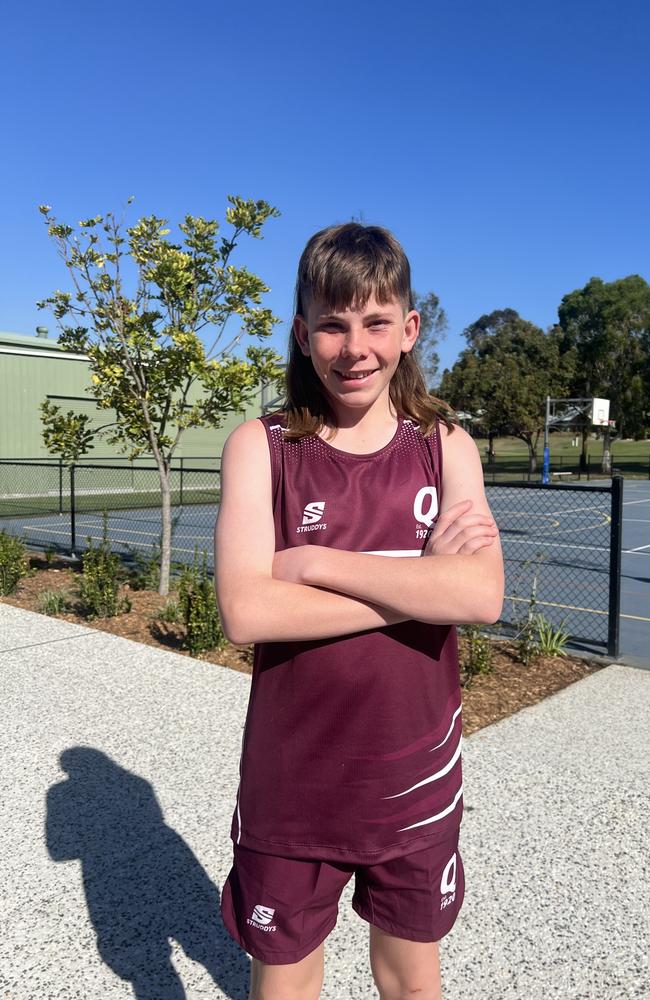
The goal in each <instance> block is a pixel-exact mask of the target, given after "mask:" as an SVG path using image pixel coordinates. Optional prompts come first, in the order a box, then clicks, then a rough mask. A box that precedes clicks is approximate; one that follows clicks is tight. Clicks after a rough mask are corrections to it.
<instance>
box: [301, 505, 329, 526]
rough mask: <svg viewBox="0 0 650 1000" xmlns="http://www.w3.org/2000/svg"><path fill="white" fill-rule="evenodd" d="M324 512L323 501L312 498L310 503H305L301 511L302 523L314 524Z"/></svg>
mask: <svg viewBox="0 0 650 1000" xmlns="http://www.w3.org/2000/svg"><path fill="white" fill-rule="evenodd" d="M324 512H325V501H324V500H313V501H312V502H311V503H308V504H306V505H305V509H304V511H303V512H302V523H303V524H315V523H316V522H317V521H320V519H321V518H322V516H323V514H324Z"/></svg>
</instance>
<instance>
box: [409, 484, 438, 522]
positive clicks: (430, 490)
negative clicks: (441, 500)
mask: <svg viewBox="0 0 650 1000" xmlns="http://www.w3.org/2000/svg"><path fill="white" fill-rule="evenodd" d="M427 500H428V506H427V510H426V512H425V510H424V505H425V503H426V502H427ZM437 513H438V493H437V491H436V488H435V486H423V487H422V489H421V490H418V493H417V496H416V498H415V500H414V501H413V516H414V517H415V520H416V521H420V523H421V524H426V526H427V528H430V527H431V525H432V524H433V521H434V518H435V516H436V514H437Z"/></svg>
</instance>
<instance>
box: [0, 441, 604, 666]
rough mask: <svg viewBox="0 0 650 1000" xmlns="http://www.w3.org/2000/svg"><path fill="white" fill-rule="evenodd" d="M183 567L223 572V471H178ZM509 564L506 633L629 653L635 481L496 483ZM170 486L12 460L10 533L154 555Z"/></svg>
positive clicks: (493, 502) (1, 495)
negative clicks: (536, 617)
mask: <svg viewBox="0 0 650 1000" xmlns="http://www.w3.org/2000/svg"><path fill="white" fill-rule="evenodd" d="M170 478H171V502H172V526H173V527H172V530H173V535H172V538H173V541H172V560H173V561H174V562H176V563H187V562H191V561H192V560H193V558H194V556H195V554H196V553H197V552H198V553H199V555H202V554H203V553H204V552H205V553H206V557H207V565H208V569H209V570H210V571H211V570H212V563H213V556H212V534H213V530H214V523H215V520H216V516H217V510H218V501H219V469H218V468H215V467H213V468H196V467H194V466H188V465H187V464H186V462H182V463H181V462H179V463H177V464H176V465H175V466H174V468H173V469H172V472H171V477H170ZM486 487H487V491H488V500H489V503H490V507H491V509H492V512H493V514H494V516H495V519H496V521H497V524H498V525H499V529H500V533H501V542H502V546H503V552H504V557H505V567H506V598H505V602H504V607H503V615H502V619H501V628H502V629H503V631H504V632H505V633H506V634H510V635H513V634H516V632H517V631H518V630H519V629H520V628H521V626H522V624H523V623H524V622H525V621H526V620H527V618H528V617H529V616H530V615H531V614H534V613H541V614H543V615H544V617H545V618H546V619H547V620H548V621H549V622H550V623H551V624H552V625H554V626H555V627H560V626H562V627H563V628H564V629H565V631H567V632H568V633H569V635H570V636H571V638H572V639H573V640H579V641H583V642H586V643H589V644H591V645H594V644H595V645H599V646H604V647H606V648H607V650H608V652H609V653H610V654H611V655H617V653H618V621H619V611H620V607H619V590H620V559H621V510H622V495H623V480H622V479H621V478H620V477H615V478H614V479H613V480H612V483H611V485H607V486H603V485H598V486H596V485H593V486H586V485H579V484H564V483H563V484H561V485H552V486H542V485H541V484H539V483H507V484H506V483H495V484H492V483H490V482H488V483H486ZM160 504H161V497H160V483H159V479H158V470H157V468H156V467H155V466H153V465H139V466H134V465H132V466H124V465H122V466H118V465H107V464H104V463H92V464H86V463H80V464H78V465H76V466H73V467H71V468H68V467H65V466H62V465H60V464H58V463H51V462H50V463H48V462H10V461H7V460H4V461H0V529H3V530H5V531H8V532H10V533H12V534H16V535H19V536H22V537H23V538H24V540H25V542H26V543H27V544H28V545H29V546H30V547H32V548H41V549H47V548H50V549H52V550H54V551H57V552H62V553H68V554H70V553H74V554H79V552H80V551H82V550H83V549H84V548H85V547H86V545H87V539H88V537H90V538H92V539H93V541H94V542H96V541H97V540H98V539H100V538H101V537H102V531H103V519H104V512H105V518H106V524H107V529H108V536H109V538H110V541H111V546H112V548H113V549H114V550H115V551H116V552H119V553H120V554H122V555H129V554H134V553H139V554H140V555H141V556H144V557H145V558H147V557H149V558H150V557H151V556H152V555H154V554H155V553H156V551H157V549H158V547H159V545H160V525H161V516H160Z"/></svg>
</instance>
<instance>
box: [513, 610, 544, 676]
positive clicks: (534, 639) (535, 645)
mask: <svg viewBox="0 0 650 1000" xmlns="http://www.w3.org/2000/svg"><path fill="white" fill-rule="evenodd" d="M515 642H516V644H517V655H518V657H519V659H520V660H521V662H522V663H523V664H524V666H525V667H527V666H529V665H530V664H531V663H532V662H533V660H536V659H537V657H538V656H539V653H540V649H539V642H538V632H537V623H536V621H535V618H534V617H531V618H526V619H524V620H523V621H522V622H520V623H519V631H518V633H517V635H516V636H515Z"/></svg>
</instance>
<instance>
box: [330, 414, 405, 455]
mask: <svg viewBox="0 0 650 1000" xmlns="http://www.w3.org/2000/svg"><path fill="white" fill-rule="evenodd" d="M377 402H379V400H377ZM337 416H338V423H337V426H336V434H335V436H334V438H332V437H331V436H330V434H331V429H330V428H324V429H323V431H322V433H321V437H323V438H324V440H326V441H328V442H329V443H330V444H331V445H332V446H333V447H334V448H338V449H339V450H340V451H348V452H350V453H351V454H359V455H363V454H365V453H370V452H373V451H379V449H380V448H383V447H384V446H385V445H387V444H388V443H389V442H390V441H391V440H392V438H393V437H394V436H395V430H396V428H397V424H398V418H397V414H396V413H395V412H394V410H393V408H392V406H391V405H390V404H389V403H388V401H387V405H385V406H379V407H378V406H373V407H370V409H368V410H366V411H355V410H352V409H346V410H345V411H344V412H343V413H340V414H337Z"/></svg>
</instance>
